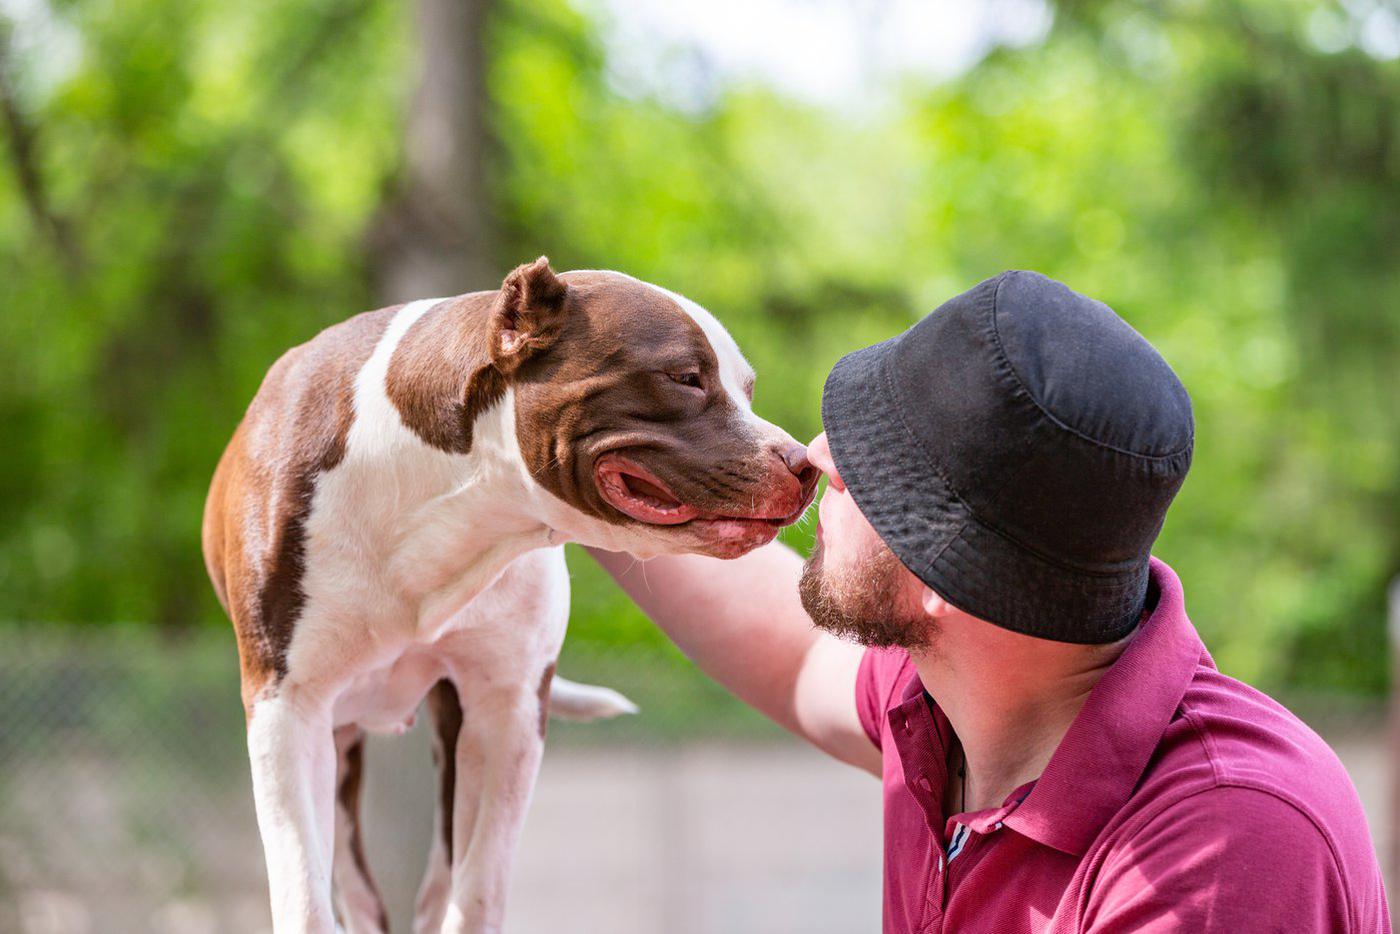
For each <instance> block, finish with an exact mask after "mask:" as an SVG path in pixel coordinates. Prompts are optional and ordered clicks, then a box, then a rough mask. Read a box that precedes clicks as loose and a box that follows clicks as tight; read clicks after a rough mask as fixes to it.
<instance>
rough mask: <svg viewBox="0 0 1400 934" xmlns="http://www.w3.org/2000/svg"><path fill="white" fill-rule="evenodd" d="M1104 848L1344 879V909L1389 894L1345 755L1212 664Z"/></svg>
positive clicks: (1190, 692)
mask: <svg viewBox="0 0 1400 934" xmlns="http://www.w3.org/2000/svg"><path fill="white" fill-rule="evenodd" d="M1100 844H1101V845H1102V846H1103V847H1104V848H1105V849H1106V850H1107V853H1106V854H1105V856H1106V858H1107V859H1108V860H1110V861H1113V860H1117V861H1120V862H1121V861H1124V860H1126V861H1129V862H1132V861H1135V860H1138V859H1142V858H1143V856H1142V854H1153V856H1152V857H1151V858H1152V859H1157V858H1167V859H1168V860H1170V859H1172V858H1177V859H1180V860H1184V861H1185V862H1184V863H1182V865H1192V864H1193V863H1194V864H1200V863H1201V861H1206V862H1208V863H1209V864H1210V865H1212V866H1213V867H1214V870H1213V871H1214V872H1216V873H1220V872H1225V873H1227V874H1228V873H1231V872H1238V873H1240V874H1243V875H1255V874H1257V873H1261V872H1263V873H1266V874H1267V875H1268V876H1270V877H1273V878H1275V879H1276V880H1278V882H1279V883H1281V884H1284V883H1287V882H1288V880H1292V884H1299V885H1301V884H1304V883H1305V881H1307V884H1312V885H1320V886H1322V887H1323V888H1326V887H1327V885H1329V884H1334V885H1335V886H1336V892H1335V893H1334V896H1335V897H1336V898H1339V899H1340V900H1341V902H1342V903H1344V904H1349V905H1351V906H1353V908H1352V910H1355V909H1356V906H1358V905H1359V906H1366V907H1368V908H1369V913H1372V914H1373V913H1374V911H1375V910H1377V906H1376V904H1375V902H1376V899H1377V898H1382V899H1383V896H1380V895H1379V894H1378V893H1380V892H1381V891H1382V890H1381V883H1380V871H1379V864H1378V861H1377V859H1376V854H1375V846H1374V843H1373V842H1372V840H1371V835H1370V830H1369V828H1368V826H1367V823H1366V815H1365V812H1364V811H1363V809H1362V807H1361V801H1360V799H1359V797H1358V796H1357V793H1356V789H1355V787H1354V785H1353V784H1352V781H1351V778H1350V777H1349V775H1348V774H1347V771H1346V769H1345V767H1344V766H1343V765H1342V763H1341V761H1340V759H1338V757H1337V755H1336V753H1335V752H1333V750H1332V749H1331V748H1330V747H1329V746H1328V745H1327V743H1326V742H1324V741H1323V739H1322V738H1321V737H1320V736H1318V735H1317V733H1316V732H1314V731H1313V730H1312V729H1311V728H1310V727H1308V725H1307V724H1305V723H1304V722H1303V721H1302V720H1300V719H1299V718H1298V717H1297V716H1295V715H1294V714H1293V713H1292V712H1290V711H1289V710H1288V709H1287V708H1285V707H1284V706H1283V705H1281V704H1279V703H1278V702H1276V701H1274V700H1273V699H1272V698H1270V697H1268V696H1267V695H1265V694H1263V693H1262V692H1260V691H1257V690H1255V689H1253V688H1251V687H1249V686H1248V685H1245V684H1243V683H1241V682H1239V681H1236V680H1234V679H1232V678H1229V677H1227V676H1225V675H1222V674H1220V673H1219V672H1218V671H1215V670H1214V669H1212V668H1209V667H1205V666H1203V667H1202V668H1201V669H1200V670H1199V671H1198V672H1197V674H1196V676H1195V677H1194V678H1193V679H1192V683H1191V685H1190V686H1189V687H1188V689H1187V692H1186V695H1185V697H1184V698H1183V699H1182V702H1181V706H1180V708H1179V709H1178V711H1177V714H1176V716H1175V717H1174V718H1173V720H1172V722H1171V723H1170V725H1169V726H1168V728H1167V731H1166V733H1165V735H1164V736H1163V737H1162V740H1161V742H1160V743H1159V744H1158V747H1157V750H1156V752H1155V754H1154V755H1153V757H1152V759H1151V761H1150V762H1149V763H1148V766H1147V769H1146V770H1145V772H1144V774H1143V776H1142V779H1141V780H1140V782H1139V783H1138V785H1137V787H1136V788H1135V790H1134V792H1133V794H1132V797H1131V798H1130V800H1129V801H1128V803H1127V805H1126V806H1125V807H1124V808H1123V809H1122V811H1121V812H1120V813H1119V814H1118V815H1117V817H1116V819H1115V820H1114V821H1113V822H1112V824H1111V825H1110V826H1109V827H1108V828H1106V829H1105V833H1104V834H1103V835H1102V836H1101V837H1100ZM1163 865H1167V864H1163ZM1328 880H1331V881H1330V882H1328ZM1381 905H1382V906H1383V901H1382V903H1381ZM1382 910H1383V909H1382ZM1367 914H1368V911H1367V910H1362V911H1361V912H1360V915H1361V916H1365V915H1367Z"/></svg>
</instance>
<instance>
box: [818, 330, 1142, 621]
mask: <svg viewBox="0 0 1400 934" xmlns="http://www.w3.org/2000/svg"><path fill="white" fill-rule="evenodd" d="M903 337H904V335H900V336H899V337H893V338H890V339H889V340H887V341H883V342H881V343H879V344H875V345H874V346H871V347H866V348H864V349H862V350H857V351H855V352H853V353H850V354H847V355H846V356H845V357H842V358H841V359H840V360H839V361H838V362H837V364H836V366H835V367H833V368H832V371H831V373H830V375H828V376H827V379H826V385H825V387H824V388H823V391H822V406H821V408H822V427H823V428H824V430H825V431H826V436H827V443H828V445H829V446H830V448H831V456H832V460H833V461H834V462H835V464H836V469H837V472H838V473H840V475H841V481H842V483H843V484H844V485H845V487H846V489H847V490H848V491H849V492H850V494H851V497H852V499H854V500H855V503H856V506H858V507H859V508H860V511H861V513H862V514H863V515H864V516H865V518H866V520H867V521H869V522H870V524H871V526H872V527H873V528H874V529H875V531H876V533H877V534H879V536H880V538H881V539H882V540H883V541H884V543H885V544H886V545H887V546H888V547H889V549H890V551H891V552H893V553H894V555H895V557H897V558H898V559H899V560H900V562H901V563H903V564H904V566H905V567H907V568H908V569H909V570H910V572H911V573H913V574H914V576H915V577H917V578H919V580H921V581H923V582H924V583H925V584H927V585H928V586H929V587H930V588H932V589H933V591H934V592H935V593H937V594H938V595H939V596H940V597H942V598H943V599H944V600H947V601H948V602H949V603H950V604H952V605H953V606H955V607H957V608H958V609H960V610H962V611H964V612H966V613H970V614H971V615H973V616H975V617H977V618H979V619H983V620H986V621H987V622H990V623H995V624H996V625H998V626H1001V627H1003V628H1005V629H1010V630H1012V631H1014V632H1020V633H1023V634H1026V635H1031V636H1036V637H1038V638H1043V639H1052V640H1054V641H1057V642H1073V643H1079V644H1100V643H1105V642H1113V641H1116V640H1117V639H1120V638H1122V637H1123V636H1125V635H1126V634H1127V633H1129V632H1131V631H1132V629H1133V627H1135V626H1136V625H1137V623H1138V619H1139V617H1140V615H1141V612H1142V609H1143V606H1144V604H1145V602H1146V599H1147V587H1148V562H1147V560H1146V559H1144V560H1143V561H1142V563H1141V566H1140V567H1133V568H1131V569H1128V570H1125V571H1123V572H1120V573H1115V574H1111V575H1103V574H1089V573H1086V572H1084V571H1082V570H1078V569H1074V568H1069V567H1065V566H1062V565H1060V564H1058V563H1056V562H1054V561H1053V560H1052V559H1049V558H1047V557H1044V556H1041V555H1038V554H1036V553H1034V552H1032V551H1031V550H1029V549H1028V548H1026V547H1025V546H1024V545H1022V544H1021V543H1019V542H1016V541H1014V540H1012V539H1011V538H1009V537H1008V536H1006V535H1004V534H1003V533H1001V532H999V531H997V530H996V529H995V528H993V527H992V526H990V525H988V524H986V523H984V522H983V520H982V519H981V518H980V517H978V516H977V515H975V514H974V513H973V511H972V510H971V509H970V508H969V507H968V506H967V504H966V503H965V502H963V501H962V500H961V499H960V498H959V497H958V495H957V493H956V491H955V490H954V489H953V488H952V486H951V485H950V484H949V483H948V482H947V481H946V480H945V479H944V477H943V476H942V475H941V474H940V472H939V469H938V457H937V455H936V453H935V452H933V451H929V450H925V449H924V443H923V442H921V440H920V439H918V438H917V437H916V435H915V434H914V433H913V432H912V431H911V430H910V429H909V428H908V427H907V425H906V424H905V421H904V417H903V415H902V412H901V408H900V402H899V399H898V397H897V395H896V393H895V391H894V388H893V385H892V383H891V374H890V371H889V362H890V357H891V354H892V353H893V351H894V350H895V348H896V347H897V346H898V344H899V342H900V340H901V339H902V338H903Z"/></svg>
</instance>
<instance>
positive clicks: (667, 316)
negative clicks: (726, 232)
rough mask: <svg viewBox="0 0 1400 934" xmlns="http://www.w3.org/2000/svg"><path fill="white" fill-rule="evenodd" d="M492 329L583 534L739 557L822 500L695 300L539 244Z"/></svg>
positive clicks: (556, 501) (540, 458)
mask: <svg viewBox="0 0 1400 934" xmlns="http://www.w3.org/2000/svg"><path fill="white" fill-rule="evenodd" d="M489 328H490V336H489V353H490V354H491V359H492V363H493V364H494V367H495V369H496V370H498V371H499V372H500V373H501V374H503V375H504V376H505V378H506V380H507V382H508V383H509V385H510V386H511V388H512V390H513V398H514V405H515V421H516V437H517V440H518V441H519V444H520V450H521V454H522V456H523V458H524V461H525V465H526V468H527V469H528V471H529V473H530V475H531V476H532V477H533V479H534V481H535V482H536V483H538V484H539V485H540V486H541V487H543V488H544V489H545V490H547V491H548V492H549V493H550V494H552V496H553V500H552V503H551V505H552V506H553V507H554V508H552V509H551V516H550V521H551V524H554V525H555V526H556V527H558V528H560V529H561V530H562V531H564V532H565V533H566V534H568V535H569V536H570V537H572V538H575V539H577V540H579V541H583V542H585V543H590V544H598V545H602V546H604V547H609V548H615V549H620V550H626V551H630V552H632V553H634V554H638V555H648V554H658V553H677V552H700V553H703V554H710V555H714V556H716V557H736V556H738V555H740V554H743V553H744V552H747V551H749V550H750V549H752V548H755V547H757V546H759V545H762V544H764V543H766V542H768V541H771V540H772V539H773V537H774V536H776V535H777V532H778V529H779V528H780V527H782V526H784V525H787V524H789V523H791V522H792V521H793V520H795V519H796V518H797V517H798V516H799V515H801V513H802V511H803V510H804V509H806V508H807V506H808V505H809V504H810V503H811V501H812V497H813V494H814V492H815V489H816V484H817V476H818V472H817V470H816V469H815V468H813V467H812V466H811V465H810V464H809V463H808V462H807V459H806V452H805V449H804V448H803V447H802V445H800V444H798V443H797V442H796V441H794V440H793V439H792V437H791V436H790V435H788V434H787V433H786V432H785V431H783V430H782V429H780V428H778V427H777V426H775V425H773V424H770V423H769V422H766V421H764V420H763V419H761V418H759V417H758V416H757V415H755V414H754V413H753V409H752V406H751V402H752V398H753V387H754V374H753V369H752V368H751V367H750V366H749V365H748V363H747V362H746V361H745V360H744V358H743V356H742V354H740V352H739V348H738V346H737V345H736V344H735V343H734V340H733V338H731V337H730V336H729V334H728V332H726V331H725V330H724V328H723V327H722V326H721V325H720V324H719V322H718V321H716V320H715V318H714V317H713V316H712V315H711V314H710V313H709V312H707V311H705V310H704V309H703V308H701V307H700V306H699V305H696V304H695V303H694V302H692V301H689V300H688V299H685V298H682V297H680V296H678V295H674V294H672V293H670V292H667V291H665V290H664V289H660V288H658V287H656V286H653V285H648V284H647V283H644V282H639V281H638V280H636V279H633V278H631V277H630V276H625V275H622V274H620V273H614V272H569V273H563V274H560V275H555V273H554V272H553V270H551V269H550V268H549V263H548V261H547V260H546V259H545V258H544V257H541V258H540V259H538V260H536V261H535V262H533V263H530V264H528V265H524V266H521V267H519V268H517V269H516V270H515V271H514V272H512V273H511V274H510V275H509V276H508V277H507V278H506V280H505V283H504V284H503V285H502V287H501V290H500V292H499V293H498V296H497V298H496V302H495V305H494V306H493V307H492V310H491V318H490V325H489ZM559 506H562V507H563V508H562V509H560V508H558V507H559Z"/></svg>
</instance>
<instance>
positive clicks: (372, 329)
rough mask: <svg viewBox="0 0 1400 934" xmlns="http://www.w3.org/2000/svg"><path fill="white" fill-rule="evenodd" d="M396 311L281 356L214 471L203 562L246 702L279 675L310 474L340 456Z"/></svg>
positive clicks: (368, 315)
mask: <svg viewBox="0 0 1400 934" xmlns="http://www.w3.org/2000/svg"><path fill="white" fill-rule="evenodd" d="M400 307H402V306H394V307H390V308H382V309H380V310H378V311H369V312H365V313H363V314H359V315H356V316H355V317H353V318H350V319H348V320H346V321H342V322H341V323H339V324H336V325H332V326H331V327H329V328H326V329H325V330H324V331H322V332H321V333H320V334H318V335H317V336H316V337H314V338H312V339H311V340H310V341H308V342H306V343H305V344H301V345H300V346H297V347H294V348H292V349H291V350H289V351H287V352H286V353H285V354H283V355H282V356H281V358H280V359H278V360H277V362H276V363H274V364H273V365H272V368H271V369H270V370H269V371H268V373H267V376H266V377H265V378H264V379H263V382H262V385H261V387H259V389H258V392H257V395H256V396H255V397H254V398H253V401H252V403H251V404H250V405H249V407H248V411H247V414H246V415H245V416H244V417H243V421H242V422H241V423H240V424H239V426H238V429H237V430H236V431H235V432H234V435H233V438H232V440H230V442H229V445H228V447H227V448H226V449H225V450H224V454H223V457H222V458H221V459H220V460H219V466H218V468H217V470H216V471H215V472H214V479H213V482H212V483H211V484H210V487H209V496H208V499H207V500H206V502H205V506H204V524H203V532H202V539H203V548H204V562H205V566H206V567H207V568H208V570H209V577H210V579H211V580H212V581H213V584H214V591H215V593H216V594H217V595H218V597H219V602H220V603H222V604H223V606H224V609H225V610H226V611H227V612H228V614H229V617H230V618H231V619H232V620H233V625H234V629H235V631H236V633H237V636H238V644H239V655H240V656H241V658H242V664H243V691H244V702H245V704H248V703H251V696H250V695H251V693H253V692H255V691H256V690H257V688H258V687H260V686H261V685H262V684H263V683H265V682H266V680H267V679H268V678H269V677H271V676H273V675H274V674H281V673H283V668H284V666H285V658H286V652H287V646H288V644H289V642H290V640H291V634H292V627H293V624H294V622H295V619H296V616H297V614H298V612H299V611H300V609H301V606H302V603H303V602H304V599H305V595H304V593H303V592H302V589H301V573H302V571H303V570H304V566H305V523H306V518H307V514H308V513H309V511H310V508H311V496H312V493H313V491H314V489H315V482H316V477H317V476H318V475H319V474H321V473H323V472H325V471H327V470H330V469H331V468H333V467H334V466H335V465H336V464H338V463H339V462H340V460H341V458H342V457H344V455H345V439H346V435H347V433H348V432H349V430H350V424H351V421H352V420H353V418H354V387H355V378H356V375H357V374H358V373H359V370H360V368H361V367H362V366H363V365H364V362H365V360H367V359H368V358H369V355H370V353H371V352H372V351H373V350H374V347H375V344H376V343H377V342H378V340H379V338H380V337H381V336H382V335H383V333H384V330H385V328H386V327H387V326H388V324H389V322H390V321H391V320H392V319H393V316H394V314H395V312H397V311H398V309H399V308H400Z"/></svg>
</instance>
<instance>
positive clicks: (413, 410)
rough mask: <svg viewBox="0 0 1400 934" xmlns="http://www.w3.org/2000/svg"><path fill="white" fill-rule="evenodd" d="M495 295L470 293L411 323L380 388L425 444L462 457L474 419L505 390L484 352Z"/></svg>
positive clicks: (487, 343)
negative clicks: (382, 386) (382, 387)
mask: <svg viewBox="0 0 1400 934" xmlns="http://www.w3.org/2000/svg"><path fill="white" fill-rule="evenodd" d="M498 296H499V293H497V292H472V293H471V294H469V295H462V296H459V297H457V298H453V299H449V300H447V301H443V302H441V303H439V304H438V305H436V306H435V307H433V308H431V309H429V310H428V311H426V312H424V314H423V315H422V317H420V318H419V319H418V320H417V321H415V322H413V326H412V327H410V328H409V329H408V331H407V332H406V333H405V334H404V336H403V338H402V339H401V340H400V341H399V345H398V346H397V347H396V348H394V355H393V356H392V357H391V358H390V360H389V372H388V375H387V376H386V377H385V383H384V389H385V392H386V393H387V395H388V396H389V401H391V402H392V403H393V404H394V407H395V408H396V409H398V410H399V416H400V417H401V418H402V419H403V422H404V424H405V425H407V426H408V428H409V430H410V431H412V432H413V433H414V434H416V435H417V436H418V437H419V438H421V439H422V440H423V442H424V443H425V444H430V445H432V446H433V447H435V448H438V449H440V450H443V451H448V452H450V453H454V454H466V453H467V452H468V451H470V450H471V447H472V425H473V423H475V421H476V417H477V416H478V415H480V414H481V413H482V412H484V411H485V410H486V409H488V408H490V407H491V405H493V404H494V403H495V402H496V401H498V400H499V399H500V398H501V395H502V394H503V393H504V392H505V390H506V382H505V377H504V376H502V374H501V373H500V371H499V370H497V369H496V368H495V367H494V366H493V365H492V363H491V356H490V353H489V341H490V329H489V322H490V319H491V314H492V310H493V309H494V308H495V306H496V304H497V302H498V300H499V299H498Z"/></svg>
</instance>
